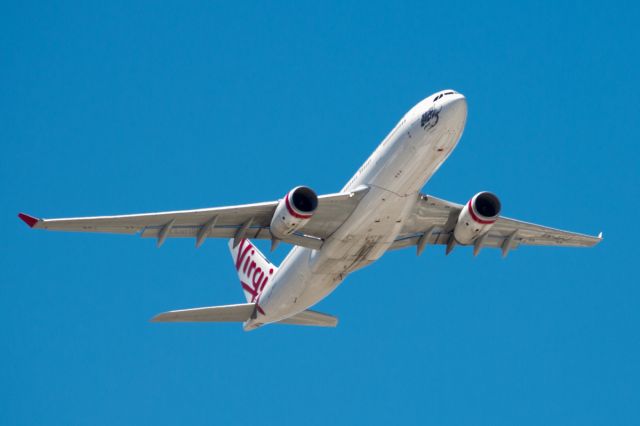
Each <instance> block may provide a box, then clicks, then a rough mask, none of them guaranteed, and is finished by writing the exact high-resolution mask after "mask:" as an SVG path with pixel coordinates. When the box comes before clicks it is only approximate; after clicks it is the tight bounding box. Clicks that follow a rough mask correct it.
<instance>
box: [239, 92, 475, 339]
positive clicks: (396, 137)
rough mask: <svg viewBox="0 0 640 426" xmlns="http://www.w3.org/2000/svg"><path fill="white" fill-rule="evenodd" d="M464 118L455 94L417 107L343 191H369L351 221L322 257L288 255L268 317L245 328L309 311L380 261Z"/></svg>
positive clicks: (266, 297) (266, 307)
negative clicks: (353, 275) (357, 272)
mask: <svg viewBox="0 0 640 426" xmlns="http://www.w3.org/2000/svg"><path fill="white" fill-rule="evenodd" d="M434 99H437V100H435V101H434ZM466 118H467V104H466V100H465V98H464V96H462V95H461V94H459V93H456V92H454V91H452V90H445V91H442V92H438V93H436V94H434V95H431V96H429V97H428V98H426V99H424V100H423V101H421V102H419V103H418V104H417V105H416V106H414V107H413V108H411V110H409V112H407V114H405V116H404V117H403V118H402V119H401V120H400V121H399V122H398V124H397V125H396V126H395V127H394V129H393V130H392V131H391V132H390V133H389V135H387V137H386V138H385V139H384V140H383V141H382V143H381V144H380V145H379V146H378V148H377V149H376V150H375V151H374V152H373V154H371V156H370V157H369V158H368V159H367V161H365V163H364V164H363V165H362V167H360V169H359V170H358V171H357V172H356V174H355V175H354V176H353V177H352V178H351V180H349V182H348V183H347V184H346V185H345V187H344V188H343V192H348V191H351V190H354V189H356V188H361V187H367V188H368V192H367V193H366V195H365V196H364V197H363V198H362V199H361V200H360V202H359V204H358V206H357V207H356V209H355V210H354V212H353V213H352V214H351V216H350V217H349V218H348V219H347V220H346V222H345V223H344V224H343V225H342V226H341V227H340V228H339V229H338V230H337V231H336V232H334V233H333V234H332V235H331V236H330V237H329V238H327V239H326V240H325V242H324V244H323V245H322V247H321V248H320V249H319V250H312V249H308V248H304V247H294V248H293V249H292V250H291V251H290V252H289V254H288V255H287V257H286V258H285V259H284V261H283V262H282V265H281V266H280V268H279V269H278V272H277V274H276V275H275V276H274V278H273V280H272V281H271V283H269V284H267V287H265V289H264V290H263V292H262V294H261V295H260V298H259V300H258V303H259V305H260V307H261V308H262V311H263V312H264V315H262V314H258V316H257V317H256V318H254V319H252V320H250V321H248V322H247V323H246V324H245V329H252V328H256V327H259V326H261V325H262V324H266V323H270V322H275V321H280V320H283V319H285V318H288V317H290V316H292V315H295V314H297V313H299V312H302V311H304V310H305V309H307V308H309V307H310V306H313V305H315V304H316V303H318V302H319V301H320V300H321V299H323V298H324V297H325V296H327V295H328V294H329V293H330V292H331V291H333V290H334V289H335V288H336V287H337V286H338V285H339V284H340V283H341V282H342V281H343V280H344V279H345V277H346V276H347V275H348V274H349V273H351V272H353V271H355V270H357V269H359V268H362V267H364V266H366V265H368V264H370V263H372V262H374V261H376V260H378V259H379V258H380V257H381V256H382V255H383V254H384V253H385V251H386V250H387V249H388V248H389V246H390V245H391V244H392V243H393V241H394V240H395V239H396V237H397V236H398V233H399V232H400V230H401V228H402V226H403V222H404V221H405V220H406V219H407V217H408V215H409V214H410V212H411V211H412V210H413V208H414V205H415V203H416V202H417V201H418V199H419V194H418V192H419V190H420V189H421V188H422V187H423V186H424V184H425V183H426V181H427V180H428V179H429V178H430V177H431V176H432V175H433V174H434V173H435V172H436V171H437V170H438V168H439V167H440V166H441V165H442V163H443V162H444V161H445V160H446V159H447V157H448V156H449V154H451V152H452V151H453V149H454V148H455V146H456V144H457V143H458V140H459V139H460V136H461V135H462V131H463V130H464V126H465V122H466ZM303 231H304V230H303Z"/></svg>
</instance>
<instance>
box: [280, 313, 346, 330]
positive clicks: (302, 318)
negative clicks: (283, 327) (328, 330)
mask: <svg viewBox="0 0 640 426" xmlns="http://www.w3.org/2000/svg"><path fill="white" fill-rule="evenodd" d="M276 324H292V325H315V326H317V327H335V326H336V325H338V318H336V317H334V316H333V315H327V314H323V313H322V312H316V311H311V310H306V311H302V312H300V313H299V314H296V315H294V316H292V317H289V318H287V319H284V320H282V321H278V322H277V323H276Z"/></svg>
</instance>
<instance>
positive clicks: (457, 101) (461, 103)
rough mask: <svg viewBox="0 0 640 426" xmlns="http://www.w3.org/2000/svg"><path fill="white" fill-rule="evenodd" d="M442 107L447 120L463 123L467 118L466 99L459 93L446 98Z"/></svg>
mask: <svg viewBox="0 0 640 426" xmlns="http://www.w3.org/2000/svg"><path fill="white" fill-rule="evenodd" d="M442 109H443V112H444V115H445V116H446V117H447V121H451V122H454V123H461V122H462V123H464V122H465V121H466V119H467V99H466V98H465V97H464V96H462V95H460V94H456V95H455V97H452V98H450V99H447V100H446V102H445V104H444V105H443V106H442Z"/></svg>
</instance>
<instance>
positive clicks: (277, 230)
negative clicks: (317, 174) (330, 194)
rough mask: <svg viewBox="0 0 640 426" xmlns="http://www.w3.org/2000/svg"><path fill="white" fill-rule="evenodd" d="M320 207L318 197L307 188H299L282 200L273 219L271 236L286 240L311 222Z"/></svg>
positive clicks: (288, 193)
mask: <svg viewBox="0 0 640 426" xmlns="http://www.w3.org/2000/svg"><path fill="white" fill-rule="evenodd" d="M317 207H318V196H317V195H316V193H315V192H314V191H313V189H311V188H309V187H307V186H297V187H295V188H293V189H292V190H291V191H289V192H287V195H285V197H284V198H283V199H282V200H280V203H279V204H278V207H276V211H275V213H274V214H273V218H272V219H271V235H273V236H274V237H275V238H279V239H282V238H285V237H286V236H287V235H291V234H292V233H294V232H295V231H297V230H299V229H301V228H302V227H303V226H305V225H306V224H307V222H309V219H311V216H313V213H314V212H315V211H316V208H317Z"/></svg>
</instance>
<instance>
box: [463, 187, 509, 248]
mask: <svg viewBox="0 0 640 426" xmlns="http://www.w3.org/2000/svg"><path fill="white" fill-rule="evenodd" d="M501 208H502V205H501V204H500V200H499V199H498V197H496V196H495V195H494V194H492V193H491V192H486V191H485V192H478V193H477V194H476V195H474V196H473V198H471V199H470V200H469V202H468V203H467V204H466V205H465V206H464V207H463V208H462V210H461V211H460V215H459V216H458V223H456V227H455V229H454V230H453V235H454V237H455V239H456V241H457V242H458V243H460V244H471V243H472V242H474V241H475V240H476V239H477V238H478V237H480V236H482V235H484V234H486V233H487V232H489V230H490V229H491V227H492V226H493V224H494V223H495V221H496V220H497V219H498V216H499V215H500V209H501Z"/></svg>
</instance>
